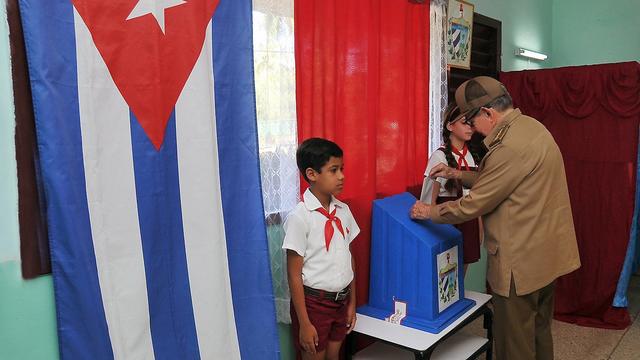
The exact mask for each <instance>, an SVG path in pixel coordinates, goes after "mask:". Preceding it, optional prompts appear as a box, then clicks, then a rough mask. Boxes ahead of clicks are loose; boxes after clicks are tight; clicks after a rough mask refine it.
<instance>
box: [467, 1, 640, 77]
mask: <svg viewBox="0 0 640 360" xmlns="http://www.w3.org/2000/svg"><path fill="white" fill-rule="evenodd" d="M630 1H637V0H630ZM470 2H471V3H473V4H474V5H475V12H476V13H478V14H482V15H485V16H488V17H490V18H494V19H496V20H500V21H501V22H502V70H503V71H514V70H526V69H540V68H547V67H550V66H551V64H552V62H553V59H552V58H551V57H550V59H549V60H547V61H544V62H540V61H535V60H531V61H529V60H526V59H524V58H521V57H517V56H515V55H514V52H515V50H516V49H518V48H525V49H528V50H534V51H539V52H542V53H545V54H550V53H551V50H552V36H553V35H552V27H553V26H552V14H551V12H552V5H553V4H552V3H553V0H470Z"/></svg>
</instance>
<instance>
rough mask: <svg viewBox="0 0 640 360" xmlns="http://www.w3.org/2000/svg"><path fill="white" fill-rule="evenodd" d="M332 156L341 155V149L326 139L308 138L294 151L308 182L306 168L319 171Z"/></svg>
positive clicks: (299, 166) (301, 171)
mask: <svg viewBox="0 0 640 360" xmlns="http://www.w3.org/2000/svg"><path fill="white" fill-rule="evenodd" d="M332 156H333V157H336V158H341V157H342V149H340V146H338V144H336V143H334V142H333V141H329V140H327V139H322V138H309V139H307V140H305V141H303V142H302V144H300V146H299V147H298V150H297V151H296V163H297V164H298V169H299V170H300V173H301V174H302V176H303V177H304V179H305V180H306V181H307V182H309V179H308V178H307V174H306V170H307V169H308V168H312V169H313V170H315V171H317V172H320V170H321V169H322V167H323V166H324V165H325V164H326V163H327V162H329V159H330V158H331V157H332Z"/></svg>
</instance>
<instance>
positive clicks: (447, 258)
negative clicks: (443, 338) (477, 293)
mask: <svg viewBox="0 0 640 360" xmlns="http://www.w3.org/2000/svg"><path fill="white" fill-rule="evenodd" d="M457 259H458V247H457V246H454V247H452V248H451V249H449V250H447V251H445V252H443V253H441V254H438V311H439V312H442V311H444V309H446V308H448V307H449V305H451V304H453V303H455V302H456V301H458V299H460V296H458V295H459V292H458V262H457Z"/></svg>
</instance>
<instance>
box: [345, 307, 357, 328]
mask: <svg viewBox="0 0 640 360" xmlns="http://www.w3.org/2000/svg"><path fill="white" fill-rule="evenodd" d="M355 326H356V305H355V301H354V302H351V303H350V304H349V308H347V328H348V330H347V334H349V333H351V331H353V328H354V327H355Z"/></svg>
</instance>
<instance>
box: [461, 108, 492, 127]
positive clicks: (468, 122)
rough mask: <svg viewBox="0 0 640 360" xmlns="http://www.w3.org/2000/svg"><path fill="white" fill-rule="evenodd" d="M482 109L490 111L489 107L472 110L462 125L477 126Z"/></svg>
mask: <svg viewBox="0 0 640 360" xmlns="http://www.w3.org/2000/svg"><path fill="white" fill-rule="evenodd" d="M482 108H485V109H488V108H489V107H487V106H481V107H479V108H477V109H474V110H471V111H470V112H468V113H467V115H466V116H465V118H464V120H462V123H463V124H466V125H469V126H471V127H473V126H474V125H475V122H476V116H478V114H480V110H482Z"/></svg>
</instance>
